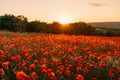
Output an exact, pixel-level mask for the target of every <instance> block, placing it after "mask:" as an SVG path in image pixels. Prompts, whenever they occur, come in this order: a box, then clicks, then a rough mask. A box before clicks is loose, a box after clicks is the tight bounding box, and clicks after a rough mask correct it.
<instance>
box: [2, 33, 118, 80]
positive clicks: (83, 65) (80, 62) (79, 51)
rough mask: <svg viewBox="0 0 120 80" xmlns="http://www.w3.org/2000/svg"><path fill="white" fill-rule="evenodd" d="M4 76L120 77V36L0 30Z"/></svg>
mask: <svg viewBox="0 0 120 80" xmlns="http://www.w3.org/2000/svg"><path fill="white" fill-rule="evenodd" d="M0 80H120V37H101V36H83V35H77V36H75V35H65V34H57V35H54V34H37V33H30V34H28V33H12V32H0Z"/></svg>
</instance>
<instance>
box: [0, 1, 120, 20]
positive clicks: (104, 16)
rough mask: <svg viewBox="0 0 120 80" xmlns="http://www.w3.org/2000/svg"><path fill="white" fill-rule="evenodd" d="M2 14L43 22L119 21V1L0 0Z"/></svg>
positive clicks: (0, 12)
mask: <svg viewBox="0 0 120 80" xmlns="http://www.w3.org/2000/svg"><path fill="white" fill-rule="evenodd" d="M4 14H13V15H15V16H17V15H24V16H25V17H27V18H28V20H29V21H31V20H40V21H45V22H53V21H58V22H59V21H60V20H61V19H67V21H68V22H76V21H85V22H104V21H105V22H108V21H120V0H0V15H4Z"/></svg>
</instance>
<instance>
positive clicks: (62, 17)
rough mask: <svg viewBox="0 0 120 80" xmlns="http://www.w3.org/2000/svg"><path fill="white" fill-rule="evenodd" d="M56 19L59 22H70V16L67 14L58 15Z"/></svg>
mask: <svg viewBox="0 0 120 80" xmlns="http://www.w3.org/2000/svg"><path fill="white" fill-rule="evenodd" d="M57 21H58V22H59V23H61V24H68V23H70V22H71V18H70V17H68V16H60V17H59V18H58V20H57Z"/></svg>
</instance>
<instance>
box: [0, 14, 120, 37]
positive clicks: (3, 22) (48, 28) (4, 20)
mask: <svg viewBox="0 0 120 80" xmlns="http://www.w3.org/2000/svg"><path fill="white" fill-rule="evenodd" d="M0 29H1V30H7V31H14V32H39V33H51V34H73V35H99V36H120V32H119V30H115V29H110V30H109V29H107V28H100V29H101V30H98V29H97V28H94V27H92V26H90V25H88V24H86V23H85V22H75V23H69V24H65V25H63V24H60V23H59V22H53V23H46V22H41V21H36V20H35V21H31V22H28V21H27V18H26V17H24V16H23V15H19V16H14V15H11V14H10V15H7V14H5V15H3V16H0Z"/></svg>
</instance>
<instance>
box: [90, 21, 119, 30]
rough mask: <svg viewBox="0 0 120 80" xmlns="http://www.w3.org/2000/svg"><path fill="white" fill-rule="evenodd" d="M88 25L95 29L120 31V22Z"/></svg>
mask: <svg viewBox="0 0 120 80" xmlns="http://www.w3.org/2000/svg"><path fill="white" fill-rule="evenodd" d="M88 24H89V25H91V26H93V27H101V28H112V29H120V22H92V23H88Z"/></svg>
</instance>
